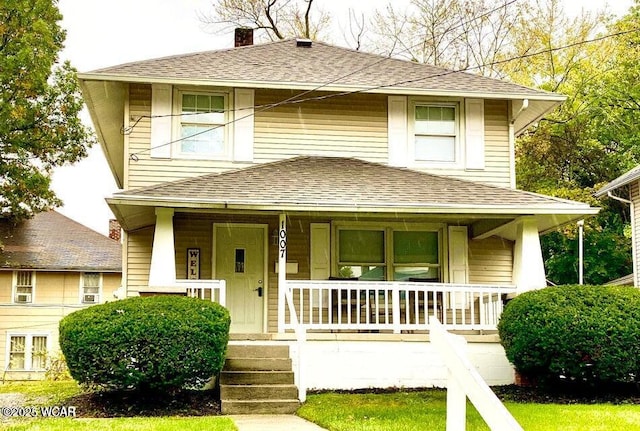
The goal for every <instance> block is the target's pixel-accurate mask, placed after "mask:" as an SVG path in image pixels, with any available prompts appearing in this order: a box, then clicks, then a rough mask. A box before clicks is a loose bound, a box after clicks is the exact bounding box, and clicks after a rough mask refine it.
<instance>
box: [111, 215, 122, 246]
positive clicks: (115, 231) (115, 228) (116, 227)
mask: <svg viewBox="0 0 640 431" xmlns="http://www.w3.org/2000/svg"><path fill="white" fill-rule="evenodd" d="M120 232H121V227H120V223H118V220H115V219H111V220H109V238H111V239H112V240H114V241H118V242H120V236H121V234H120Z"/></svg>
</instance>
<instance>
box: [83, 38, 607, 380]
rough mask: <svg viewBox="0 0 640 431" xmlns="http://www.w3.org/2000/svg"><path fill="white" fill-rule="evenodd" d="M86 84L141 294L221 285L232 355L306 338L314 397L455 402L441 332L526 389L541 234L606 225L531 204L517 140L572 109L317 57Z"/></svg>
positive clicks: (277, 49)
mask: <svg viewBox="0 0 640 431" xmlns="http://www.w3.org/2000/svg"><path fill="white" fill-rule="evenodd" d="M79 78H80V81H81V85H82V89H83V93H84V96H85V100H86V103H87V106H88V108H89V112H90V114H91V118H92V120H93V123H94V125H95V129H96V131H97V133H98V137H99V140H100V142H101V144H102V146H103V149H104V152H105V154H106V156H107V159H108V162H109V165H110V167H111V170H112V172H113V175H114V178H115V179H116V181H117V183H118V185H119V186H120V187H121V189H122V190H121V191H119V192H117V193H115V194H114V195H113V196H112V197H110V198H108V199H107V202H108V203H109V206H110V207H111V209H112V210H113V212H114V214H115V215H116V217H117V219H118V221H119V222H120V223H121V225H122V227H123V229H124V244H123V246H124V248H123V252H124V268H123V284H124V288H125V289H126V291H127V294H128V295H130V296H131V295H146V294H157V293H182V294H184V293H185V292H186V290H187V288H186V287H185V286H189V284H188V283H189V282H191V283H193V285H194V286H196V287H198V286H203V285H204V286H208V288H209V290H207V291H206V293H205V295H206V296H207V297H209V295H212V294H213V295H215V293H211V292H210V291H211V290H213V291H215V290H216V289H218V287H219V286H220V285H221V283H220V282H219V281H220V280H224V281H225V283H226V306H227V307H228V308H229V310H230V313H231V318H232V324H231V325H232V326H231V330H232V337H233V339H234V340H237V341H238V342H239V341H241V340H256V339H260V340H263V342H265V343H266V342H272V341H273V340H281V341H283V342H284V341H287V340H291V339H292V338H293V337H292V335H291V331H292V330H293V329H294V328H295V327H296V325H297V324H299V323H300V324H303V325H304V326H305V328H306V329H307V330H308V331H309V340H310V341H309V344H308V346H309V349H310V351H313V352H314V354H313V355H311V354H310V355H308V357H309V360H308V362H306V363H305V364H303V366H304V368H305V369H306V370H308V373H306V375H307V376H308V377H307V383H308V386H310V387H319V388H320V387H325V388H337V387H345V388H346V387H370V386H429V385H432V384H436V385H440V384H441V383H442V382H443V381H444V378H445V377H444V376H443V366H442V364H441V363H438V362H437V361H438V359H437V356H436V355H435V354H434V352H433V350H432V348H431V347H430V345H429V343H425V340H426V338H425V337H426V335H425V332H426V317H427V316H428V315H431V314H435V315H437V316H438V317H439V318H440V319H441V320H442V321H443V323H444V324H445V326H446V327H447V328H449V329H452V330H459V331H463V333H465V334H467V336H468V340H469V341H470V344H469V349H470V351H471V352H472V353H474V355H475V356H474V358H475V359H474V360H475V361H476V364H477V366H478V367H479V368H480V369H481V371H482V372H483V375H484V376H485V377H486V378H488V380H489V381H490V382H492V383H509V382H510V381H511V380H512V378H513V372H512V369H511V368H510V366H509V364H508V362H507V361H506V358H505V357H504V351H503V350H502V348H501V346H500V345H499V343H498V342H497V341H498V340H497V334H496V331H495V329H496V323H497V319H498V317H499V314H500V312H501V310H502V305H503V299H504V298H505V297H506V296H507V295H510V294H517V293H518V292H522V291H526V290H530V289H537V288H542V287H544V286H545V273H544V266H543V261H542V253H541V249H540V242H539V235H540V234H542V233H544V232H547V231H550V230H553V229H555V228H557V227H558V226H561V225H563V224H565V223H570V222H572V221H575V220H579V219H582V218H583V217H585V216H586V215H590V214H595V213H596V212H597V209H595V208H590V207H589V206H588V205H585V204H583V203H579V202H573V201H568V200H562V199H558V198H554V197H549V196H544V195H539V194H534V193H530V192H524V191H520V190H516V189H515V161H514V159H515V154H514V140H515V137H516V136H517V135H518V134H520V133H522V132H523V131H524V130H525V129H526V128H527V127H528V126H529V125H531V124H532V123H534V122H536V121H538V120H539V119H540V118H541V117H543V116H544V115H545V114H546V113H548V112H549V111H550V110H552V109H554V108H555V107H556V106H557V105H559V104H560V103H561V102H562V101H563V100H564V97H563V96H560V95H557V94H552V93H547V92H543V91H539V90H534V89H530V88H526V87H522V86H519V85H515V84H511V83H508V82H504V81H499V80H495V79H490V78H485V77H480V76H476V75H472V74H468V73H464V72H452V71H449V70H445V69H441V68H437V67H432V66H428V65H422V64H416V63H413V62H406V61H401V60H396V59H390V58H384V57H379V56H375V55H371V54H367V53H364V52H359V51H353V50H349V49H344V48H339V47H335V46H331V45H328V44H325V43H321V42H316V41H313V42H312V41H308V40H285V41H278V42H273V43H267V44H263V45H251V46H242V47H236V48H233V49H228V50H220V51H210V52H202V53H194V54H185V55H178V56H173V57H167V58H160V59H153V60H145V61H140V62H135V63H129V64H124V65H118V66H113V67H108V68H105V69H100V70H96V71H93V72H88V73H81V74H79ZM285 268H286V270H283V269H285ZM194 279H198V280H200V281H199V282H198V283H200V284H198V283H195V282H194V281H193V280H194ZM184 280H191V281H187V282H185V281H184ZM203 292H204V290H203Z"/></svg>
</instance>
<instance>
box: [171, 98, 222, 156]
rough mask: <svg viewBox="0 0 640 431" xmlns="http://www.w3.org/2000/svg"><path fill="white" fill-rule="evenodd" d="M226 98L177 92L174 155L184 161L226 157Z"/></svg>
mask: <svg viewBox="0 0 640 431" xmlns="http://www.w3.org/2000/svg"><path fill="white" fill-rule="evenodd" d="M227 106H228V101H227V95H226V94H224V93H200V92H188V91H177V101H176V107H177V109H179V111H180V116H179V117H178V118H179V136H178V137H177V139H176V143H175V145H176V150H177V154H178V155H180V156H183V157H194V158H217V157H225V156H226V155H227V153H228V148H227V147H228V146H227V126H226V123H227V114H226V112H227Z"/></svg>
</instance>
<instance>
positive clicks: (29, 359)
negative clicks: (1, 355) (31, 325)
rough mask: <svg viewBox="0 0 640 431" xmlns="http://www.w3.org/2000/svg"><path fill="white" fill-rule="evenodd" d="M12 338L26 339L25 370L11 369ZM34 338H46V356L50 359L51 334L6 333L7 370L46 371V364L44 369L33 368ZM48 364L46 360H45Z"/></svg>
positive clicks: (21, 369)
mask: <svg viewBox="0 0 640 431" xmlns="http://www.w3.org/2000/svg"><path fill="white" fill-rule="evenodd" d="M12 337H25V341H24V365H25V366H24V368H14V369H11V368H9V366H10V364H11V338H12ZM34 337H46V339H47V341H46V356H47V358H48V357H49V354H50V352H51V342H52V340H51V338H52V337H51V332H12V331H7V333H6V343H5V344H6V347H5V369H6V370H7V371H9V372H25V371H31V372H34V371H36V372H43V371H46V364H45V367H44V368H38V369H34V368H33V338H34ZM45 362H46V360H45Z"/></svg>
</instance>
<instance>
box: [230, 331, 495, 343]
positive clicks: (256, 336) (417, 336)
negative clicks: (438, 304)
mask: <svg viewBox="0 0 640 431" xmlns="http://www.w3.org/2000/svg"><path fill="white" fill-rule="evenodd" d="M449 332H451V333H453V334H458V335H462V336H464V338H465V339H466V340H467V342H470V343H473V342H476V343H499V342H500V337H499V336H498V331H489V330H475V331H474V330H465V331H449ZM229 341H230V342H238V341H282V342H291V341H297V338H296V334H295V333H293V332H286V333H253V334H233V333H232V334H229ZM307 341H412V342H428V341H429V333H428V331H427V332H423V331H421V332H420V333H418V331H416V333H412V334H404V333H403V334H394V333H391V332H381V333H370V332H333V333H331V332H313V331H309V332H307Z"/></svg>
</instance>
